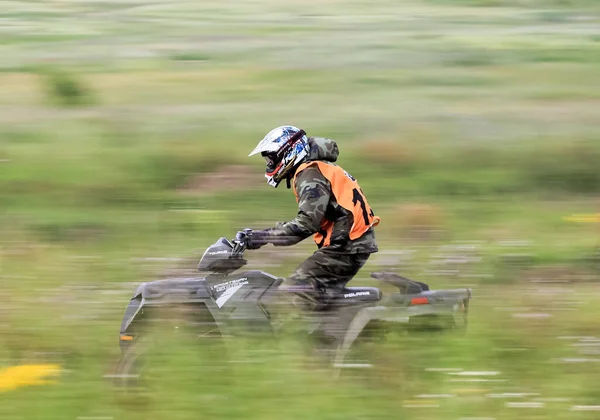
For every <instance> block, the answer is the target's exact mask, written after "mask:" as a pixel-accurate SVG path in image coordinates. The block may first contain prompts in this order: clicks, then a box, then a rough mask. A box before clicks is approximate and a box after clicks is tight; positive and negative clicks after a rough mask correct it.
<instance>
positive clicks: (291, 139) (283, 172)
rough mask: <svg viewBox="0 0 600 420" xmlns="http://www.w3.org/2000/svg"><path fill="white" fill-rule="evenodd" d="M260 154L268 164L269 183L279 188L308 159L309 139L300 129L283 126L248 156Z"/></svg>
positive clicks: (270, 133)
mask: <svg viewBox="0 0 600 420" xmlns="http://www.w3.org/2000/svg"><path fill="white" fill-rule="evenodd" d="M258 153H260V154H261V156H263V157H264V158H265V161H266V162H267V169H266V170H265V177H266V178H267V183H268V184H269V185H271V186H272V187H277V186H278V185H279V183H280V182H281V181H283V180H284V179H286V178H288V179H289V177H291V176H292V175H293V174H294V171H295V170H296V168H297V167H298V166H299V165H300V164H301V163H302V162H304V161H305V160H306V158H307V157H308V153H309V146H308V137H307V136H306V133H305V132H304V130H302V129H300V128H297V127H293V126H291V125H282V126H281V127H277V128H274V129H273V130H271V131H269V132H268V133H267V135H266V136H265V137H264V138H263V139H262V140H261V141H260V142H259V143H258V145H257V146H256V147H255V148H254V150H253V151H252V152H251V153H250V154H249V155H248V156H253V155H256V154H258Z"/></svg>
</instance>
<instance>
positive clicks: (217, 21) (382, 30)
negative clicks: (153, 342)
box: [0, 0, 600, 420]
mask: <svg viewBox="0 0 600 420" xmlns="http://www.w3.org/2000/svg"><path fill="white" fill-rule="evenodd" d="M0 21H1V22H2V24H0V57H1V58H0V109H1V112H0V208H1V209H2V211H1V212H0V302H2V303H1V304H0V419H2V420H17V419H19V420H20V419H27V420H29V419H44V420H45V419H52V420H54V419H56V420H59V419H60V420H63V419H81V420H84V419H97V420H99V419H115V420H116V419H138V418H139V419H157V420H159V419H167V418H169V419H174V420H175V419H197V418H214V419H221V418H244V419H281V418H284V419H288V418H289V419H313V418H317V419H338V418H344V419H346V418H360V419H384V418H385V419H388V418H409V419H417V420H420V419H423V420H425V419H456V420H458V419H473V420H474V419H475V418H479V419H484V418H485V419H497V420H500V419H509V418H510V419H511V420H516V419H595V418H598V411H595V410H598V409H599V408H598V407H599V406H600V394H599V391H598V389H597V385H598V374H599V373H600V358H599V357H598V353H600V349H599V348H598V344H599V342H600V338H597V336H598V331H597V329H598V321H597V320H598V315H599V313H600V312H599V311H598V309H597V307H598V304H599V303H600V293H599V292H598V289H597V281H598V279H599V275H600V271H599V269H600V265H599V264H600V256H599V254H598V246H599V245H600V222H598V221H596V222H594V220H595V219H594V217H595V216H593V215H595V214H598V213H600V202H599V200H598V196H597V194H598V190H599V187H600V171H598V167H599V164H598V162H600V128H598V121H600V72H599V71H598V69H599V66H600V2H597V1H595V0H548V1H541V0H453V1H450V0H415V1H392V0H381V1H377V2H367V1H364V0H363V1H359V0H321V1H304V2H299V1H296V0H291V1H286V2H276V1H274V0H261V1H248V0H242V1H236V2H232V3H227V4H225V3H224V4H217V3H215V2H208V1H202V0H193V1H189V0H188V1H183V0H173V1H170V2H157V1H149V0H127V1H120V2H116V1H112V0H105V1H73V0H67V1H60V2H58V1H54V0H46V1H5V2H4V3H3V5H2V6H1V7H0ZM281 124H294V125H297V126H301V127H303V128H304V129H305V130H306V131H307V132H308V133H309V134H312V135H321V136H329V137H332V138H334V139H335V140H336V141H338V144H339V146H340V150H341V156H340V161H339V162H340V163H341V164H342V165H343V166H344V167H345V168H346V169H347V170H348V171H349V172H351V173H352V174H353V175H355V176H356V177H357V178H358V179H359V181H360V183H361V186H362V187H363V189H364V191H365V193H366V194H367V196H368V197H369V201H370V203H371V204H372V206H373V207H374V208H375V210H376V212H377V213H378V214H379V215H381V217H382V219H383V221H382V224H381V226H380V228H379V229H378V239H379V243H380V248H381V251H382V252H381V253H379V254H377V255H375V256H373V258H372V259H371V260H370V261H369V263H368V264H367V266H366V267H365V269H364V271H363V272H362V274H360V275H359V276H358V278H357V279H355V280H354V281H353V283H352V284H354V285H358V284H360V283H363V284H366V285H374V283H373V281H372V280H371V279H369V278H368V272H369V271H374V270H377V269H380V268H382V267H383V268H390V267H391V268H394V269H397V270H398V271H399V272H402V273H404V274H406V275H408V276H413V277H415V278H418V279H420V280H422V281H426V282H429V283H430V284H431V285H432V286H433V287H435V288H444V287H461V286H467V287H472V288H473V290H474V294H475V295H474V300H473V303H472V309H471V323H470V326H469V332H468V333H467V335H465V336H460V337H457V336H444V337H439V336H435V337H429V338H427V339H423V338H421V339H419V338H411V339H407V338H405V337H396V336H390V337H388V340H387V341H386V343H384V344H381V345H380V346H376V347H374V348H372V349H370V351H371V352H372V354H373V357H375V358H378V359H379V360H382V361H385V362H386V365H387V366H388V367H389V368H388V369H387V370H385V371H377V372H367V373H366V374H365V376H364V377H361V378H360V379H354V380H353V379H349V378H346V379H342V380H341V381H337V382H336V381H334V380H333V379H332V378H331V375H330V373H329V372H328V371H326V370H324V369H320V368H311V369H307V368H306V366H307V364H310V361H309V360H307V359H306V356H305V354H304V352H303V351H301V350H300V348H301V347H302V346H301V344H299V343H297V342H295V341H294V340H292V339H289V340H287V339H286V340H283V341H280V342H276V343H272V342H269V343H268V344H265V343H257V342H252V341H250V342H247V341H240V343H239V348H240V358H241V359H245V360H247V361H249V362H248V363H245V364H236V365H235V369H231V370H230V371H228V373H227V374H218V373H217V374H215V372H214V371H211V366H212V364H211V361H210V360H206V356H205V355H202V354H200V352H199V351H197V350H196V349H194V348H190V346H185V345H183V344H181V343H172V345H171V346H170V347H169V346H167V347H166V348H165V350H166V351H167V352H166V354H167V355H172V357H171V358H170V359H169V358H168V357H167V359H168V362H166V363H165V371H171V372H172V373H171V374H170V375H165V381H164V383H161V384H158V385H157V389H156V390H155V392H154V394H152V398H151V403H149V404H148V405H144V406H132V405H128V404H123V403H122V402H119V401H117V399H116V398H115V395H114V393H113V390H112V388H111V386H110V382H109V380H108V379H106V378H105V376H106V375H110V373H111V372H112V369H113V368H114V364H115V362H116V360H117V358H118V355H119V349H118V343H117V334H118V331H117V330H118V327H119V323H120V318H121V316H122V313H123V310H124V308H125V304H126V301H127V300H128V299H129V297H130V294H131V292H132V291H133V290H134V288H135V287H136V285H137V284H138V283H140V282H142V281H147V280H150V279H154V278H157V277H160V276H164V275H167V274H168V273H171V272H179V270H182V269H187V268H189V267H193V266H194V263H195V260H196V259H197V258H199V256H200V255H201V253H202V252H203V250H204V248H205V247H206V246H207V245H209V244H210V243H212V242H214V240H216V239H217V238H218V237H220V236H228V237H231V236H233V235H234V234H235V232H236V231H237V230H238V229H241V228H244V227H254V228H257V227H266V226H269V225H270V224H273V223H274V222H276V221H281V220H286V219H289V218H291V217H293V215H294V214H295V211H296V209H295V202H294V198H293V194H292V193H291V192H290V191H287V190H285V188H278V189H277V190H273V189H272V188H270V187H268V186H267V185H266V183H265V182H264V178H263V170H264V168H263V166H262V160H261V159H251V158H247V157H246V156H247V154H248V153H249V151H250V150H252V148H253V147H254V145H255V143H257V142H258V141H259V140H260V138H262V136H263V135H264V134H265V133H266V132H267V131H269V130H270V129H271V128H273V127H275V126H277V125H281ZM573 215H588V216H584V217H580V216H576V217H572V216H573ZM589 215H592V216H589ZM569 217H571V218H570V219H569ZM306 242H307V243H303V244H300V245H298V246H296V247H294V248H289V249H276V250H274V249H273V248H272V247H269V248H266V249H263V250H260V251H256V252H255V253H254V254H252V255H249V259H250V263H251V266H252V267H253V268H264V269H266V270H267V271H269V272H272V273H273V274H276V275H280V276H285V275H287V274H289V273H290V272H291V270H292V269H293V268H294V266H295V265H296V264H298V263H299V262H300V261H302V259H303V258H304V257H306V256H307V255H309V254H310V252H312V250H313V246H312V245H311V244H310V243H308V242H309V241H306ZM273 262H276V264H273ZM548 282H552V283H548ZM385 290H388V289H385V287H384V291H385ZM248 349H252V350H254V351H252V352H250V351H248ZM54 363H56V364H59V365H60V366H62V372H61V374H60V376H58V377H57V378H54V379H55V381H54V383H51V384H45V385H34V386H30V387H19V388H17V389H15V390H8V386H7V384H8V382H10V381H11V380H12V379H14V378H12V379H6V378H5V377H3V376H2V372H3V370H2V369H3V368H8V367H9V366H15V365H21V364H54ZM190 366H191V368H190ZM440 369H442V370H440ZM443 369H454V370H449V371H443ZM461 372H462V374H460V373H461ZM469 372H471V373H473V372H475V373H477V372H479V373H480V375H473V376H470V375H469V374H468V373H469ZM3 381H7V382H3ZM2 391H5V392H2Z"/></svg>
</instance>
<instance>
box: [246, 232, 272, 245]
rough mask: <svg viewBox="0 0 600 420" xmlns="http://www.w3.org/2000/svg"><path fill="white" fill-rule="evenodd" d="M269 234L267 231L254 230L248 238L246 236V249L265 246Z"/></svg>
mask: <svg viewBox="0 0 600 420" xmlns="http://www.w3.org/2000/svg"><path fill="white" fill-rule="evenodd" d="M268 237H269V233H268V231H267V230H255V231H252V233H251V234H250V235H248V236H246V248H247V249H259V248H261V247H263V246H265V245H266V244H268V243H269V241H268Z"/></svg>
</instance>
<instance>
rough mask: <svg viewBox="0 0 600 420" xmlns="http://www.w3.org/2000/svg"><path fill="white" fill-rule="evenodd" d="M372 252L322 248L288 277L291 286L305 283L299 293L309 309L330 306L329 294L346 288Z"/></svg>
mask: <svg viewBox="0 0 600 420" xmlns="http://www.w3.org/2000/svg"><path fill="white" fill-rule="evenodd" d="M369 256H370V254H363V253H357V254H340V253H336V252H330V251H328V250H327V249H320V250H318V251H316V252H315V253H314V254H312V255H311V256H310V257H308V258H307V259H306V260H305V261H304V262H303V263H302V264H300V266H298V268H297V269H296V271H295V272H294V273H293V274H292V275H291V276H290V277H289V278H288V279H287V281H286V284H287V285H294V286H305V287H306V289H307V290H306V291H305V292H301V293H299V295H300V296H301V297H302V298H303V299H302V300H303V301H304V304H305V305H306V306H307V309H315V308H318V307H319V306H321V305H324V304H325V305H326V304H327V301H328V295H329V296H330V295H332V294H335V293H336V292H337V291H340V290H342V289H343V288H344V287H345V286H346V284H347V283H348V282H349V281H350V280H352V278H353V277H354V276H355V275H356V273H358V271H359V270H360V269H361V268H362V266H363V265H365V263H366V262H367V260H368V259H369Z"/></svg>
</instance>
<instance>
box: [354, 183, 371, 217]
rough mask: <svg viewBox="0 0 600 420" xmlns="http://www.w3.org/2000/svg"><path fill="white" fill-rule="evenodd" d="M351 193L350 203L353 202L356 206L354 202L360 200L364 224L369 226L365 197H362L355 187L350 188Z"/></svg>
mask: <svg viewBox="0 0 600 420" xmlns="http://www.w3.org/2000/svg"><path fill="white" fill-rule="evenodd" d="M352 193H353V197H352V203H354V205H355V206H356V203H358V202H359V201H360V207H361V209H362V215H363V218H364V219H365V225H366V226H369V225H370V223H369V213H368V212H367V205H366V204H365V199H364V198H363V195H362V194H361V193H360V191H358V190H357V189H356V188H354V189H353V190H352Z"/></svg>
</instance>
